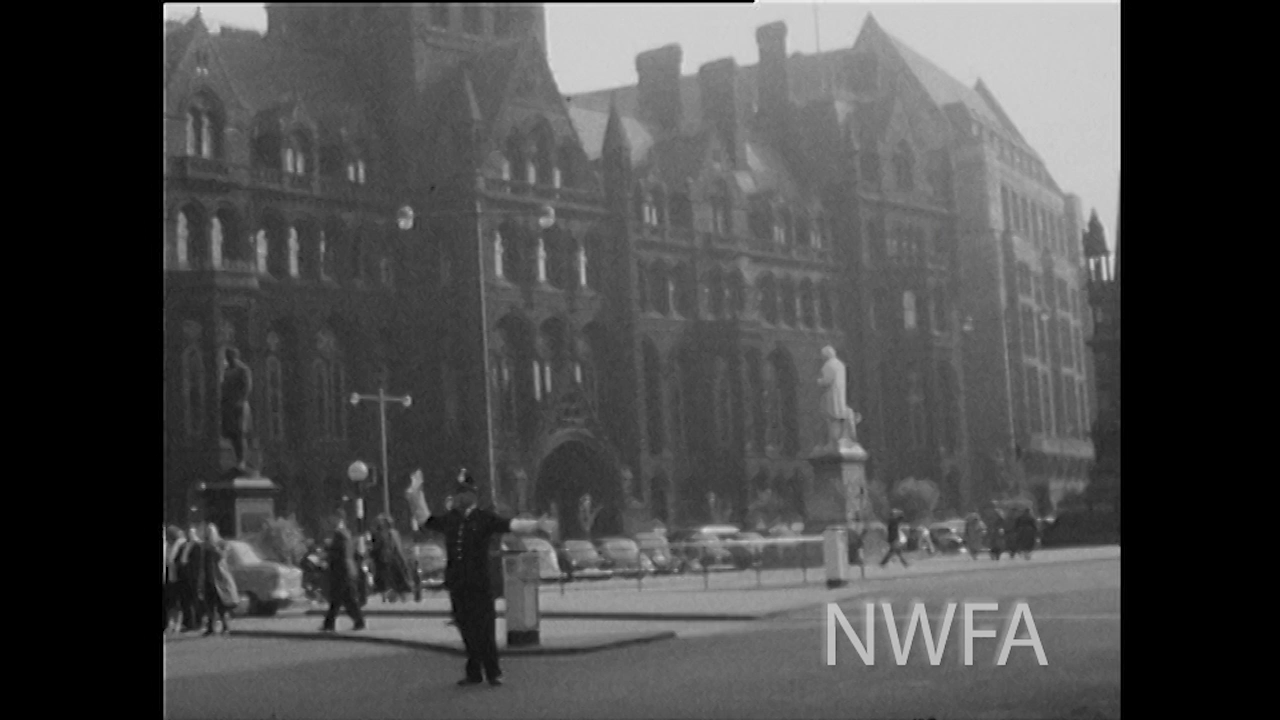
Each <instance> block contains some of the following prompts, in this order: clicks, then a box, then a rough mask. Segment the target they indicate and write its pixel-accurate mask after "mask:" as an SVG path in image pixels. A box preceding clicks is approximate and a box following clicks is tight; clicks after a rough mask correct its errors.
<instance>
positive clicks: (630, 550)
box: [598, 537, 653, 578]
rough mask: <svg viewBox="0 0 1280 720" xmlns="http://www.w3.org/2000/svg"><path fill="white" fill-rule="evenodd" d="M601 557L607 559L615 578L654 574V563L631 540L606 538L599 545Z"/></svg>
mask: <svg viewBox="0 0 1280 720" xmlns="http://www.w3.org/2000/svg"><path fill="white" fill-rule="evenodd" d="M598 547H599V551H600V555H601V556H602V557H603V558H604V559H605V563H606V564H607V565H608V567H609V569H611V570H612V571H613V574H614V576H615V577H618V576H621V577H630V578H634V577H637V576H643V575H650V574H652V573H653V562H652V561H650V560H649V557H648V556H647V555H645V554H644V553H642V552H640V546H639V545H637V544H636V541H635V540H632V539H630V538H622V537H615V538H605V539H604V540H601V541H600V543H599V546H598Z"/></svg>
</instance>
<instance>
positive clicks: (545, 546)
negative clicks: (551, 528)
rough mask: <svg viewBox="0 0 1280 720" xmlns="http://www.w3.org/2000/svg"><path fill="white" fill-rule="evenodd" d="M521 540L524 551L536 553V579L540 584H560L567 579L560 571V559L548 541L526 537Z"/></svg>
mask: <svg viewBox="0 0 1280 720" xmlns="http://www.w3.org/2000/svg"><path fill="white" fill-rule="evenodd" d="M521 540H522V541H523V542H524V549H525V550H527V551H532V552H536V553H538V578H539V579H540V580H542V582H561V581H563V580H567V579H569V578H568V576H567V574H566V573H565V572H564V571H563V570H561V569H560V559H559V557H557V555H556V548H555V546H554V545H552V544H551V541H550V540H547V539H545V538H540V537H526V538H521Z"/></svg>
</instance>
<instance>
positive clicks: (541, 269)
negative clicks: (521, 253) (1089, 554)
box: [538, 238, 547, 284]
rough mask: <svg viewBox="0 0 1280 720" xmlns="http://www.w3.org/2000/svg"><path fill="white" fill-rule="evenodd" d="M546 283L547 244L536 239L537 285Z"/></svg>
mask: <svg viewBox="0 0 1280 720" xmlns="http://www.w3.org/2000/svg"><path fill="white" fill-rule="evenodd" d="M546 282H547V244H546V243H545V242H543V240H542V238H538V283H540V284H546Z"/></svg>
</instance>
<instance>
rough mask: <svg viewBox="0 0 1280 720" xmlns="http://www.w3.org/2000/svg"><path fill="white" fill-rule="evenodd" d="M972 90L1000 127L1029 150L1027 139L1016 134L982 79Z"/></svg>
mask: <svg viewBox="0 0 1280 720" xmlns="http://www.w3.org/2000/svg"><path fill="white" fill-rule="evenodd" d="M973 89H974V91H975V92H977V93H978V95H980V96H982V99H983V100H984V101H986V103H987V105H988V106H989V107H990V108H991V110H992V111H994V112H995V114H996V117H997V118H999V120H1000V125H1001V126H1002V127H1003V128H1004V129H1005V131H1006V132H1008V133H1009V134H1010V135H1013V136H1014V137H1015V138H1017V139H1018V141H1019V142H1021V143H1022V144H1023V145H1027V146H1028V148H1030V145H1029V144H1028V143H1027V139H1026V138H1024V137H1022V133H1020V132H1018V127H1017V126H1016V125H1014V124H1013V120H1011V119H1010V118H1009V115H1008V114H1007V113H1006V112H1005V111H1004V108H1003V107H1001V106H1000V103H999V101H997V100H996V96H995V94H993V93H992V92H991V90H990V89H989V88H987V84H986V83H984V82H982V78H978V82H977V84H976V85H974V88H973ZM1033 152H1034V150H1033Z"/></svg>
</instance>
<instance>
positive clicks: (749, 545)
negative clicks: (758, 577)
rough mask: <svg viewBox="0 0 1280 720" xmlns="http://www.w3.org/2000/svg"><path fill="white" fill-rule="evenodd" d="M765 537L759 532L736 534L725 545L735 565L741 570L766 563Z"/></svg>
mask: <svg viewBox="0 0 1280 720" xmlns="http://www.w3.org/2000/svg"><path fill="white" fill-rule="evenodd" d="M763 540H764V536H763V535H761V534H760V533H758V532H741V533H736V534H734V535H733V536H732V537H731V538H730V539H729V540H727V541H725V544H726V545H727V546H728V548H729V555H730V556H731V557H732V558H733V564H734V565H735V566H737V567H738V569H740V570H746V569H748V568H754V567H755V566H756V565H759V564H763V562H764V545H763V543H762V541H763Z"/></svg>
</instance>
